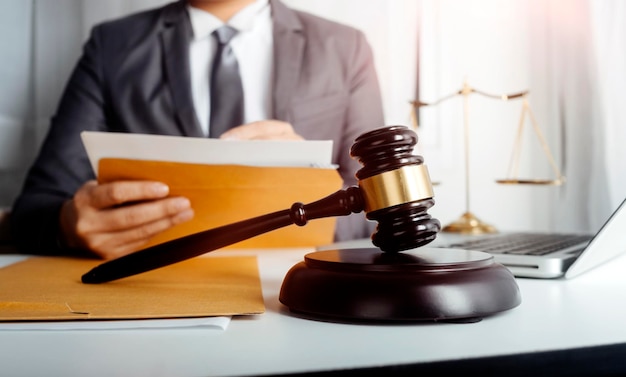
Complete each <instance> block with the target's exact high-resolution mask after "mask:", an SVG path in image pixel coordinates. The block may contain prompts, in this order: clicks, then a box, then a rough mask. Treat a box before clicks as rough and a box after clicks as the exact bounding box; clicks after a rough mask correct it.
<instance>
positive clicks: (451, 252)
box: [279, 247, 521, 322]
mask: <svg viewBox="0 0 626 377" xmlns="http://www.w3.org/2000/svg"><path fill="white" fill-rule="evenodd" d="M279 299H280V301H281V302H282V303H283V304H284V305H285V306H287V307H288V308H289V309H290V311H291V312H293V313H294V314H300V315H304V316H305V317H317V318H320V319H330V320H340V321H348V322H350V321H391V322H393V321H447V322H477V321H480V320H481V319H482V318H483V317H486V316H489V315H492V314H495V313H498V312H502V311H505V310H508V309H512V308H514V307H516V306H518V305H519V304H520V302H521V299H520V293H519V288H518V286H517V284H516V282H515V279H514V277H513V275H512V274H511V272H510V271H509V270H508V269H506V268H505V267H504V266H502V265H501V264H499V263H496V262H495V261H494V259H493V257H492V256H491V255H489V254H487V253H483V252H479V251H470V250H459V249H441V248H427V247H422V248H418V249H413V250H409V251H404V252H399V253H384V252H382V251H380V250H379V249H376V248H363V249H338V250H326V251H317V252H313V253H310V254H307V255H306V256H305V258H304V261H302V262H300V263H298V264H296V265H295V266H293V267H292V268H291V270H289V272H288V273H287V275H286V276H285V279H284V281H283V285H282V288H281V292H280V297H279Z"/></svg>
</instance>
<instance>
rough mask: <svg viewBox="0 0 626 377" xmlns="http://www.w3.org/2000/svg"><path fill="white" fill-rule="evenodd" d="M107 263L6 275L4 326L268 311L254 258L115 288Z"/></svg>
mask: <svg viewBox="0 0 626 377" xmlns="http://www.w3.org/2000/svg"><path fill="white" fill-rule="evenodd" d="M101 262H102V261H98V260H88V259H73V258H64V257H33V258H29V259H27V260H25V261H22V262H18V263H16V264H13V265H10V266H7V267H4V268H1V269H0V320H1V321H55V320H96V319H97V320H105V319H116V320H119V319H155V318H189V317H207V316H222V315H238V314H260V313H263V312H264V311H265V306H264V303H263V295H262V292H261V283H260V279H259V273H258V268H257V262H256V258H255V257H222V256H219V257H206V258H204V257H203V258H193V259H190V260H187V261H184V262H180V263H177V264H173V265H171V266H168V267H167V268H161V269H157V270H153V271H149V272H146V273H143V274H140V275H136V276H131V277H128V278H125V279H120V280H117V281H113V282H109V283H107V284H83V283H81V281H80V277H81V276H82V274H84V273H85V272H86V271H89V270H90V269H92V268H93V267H95V266H96V265H98V264H100V263H101Z"/></svg>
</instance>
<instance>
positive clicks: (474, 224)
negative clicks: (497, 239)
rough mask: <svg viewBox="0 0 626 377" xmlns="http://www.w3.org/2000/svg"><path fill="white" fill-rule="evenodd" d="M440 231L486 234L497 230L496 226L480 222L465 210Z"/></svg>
mask: <svg viewBox="0 0 626 377" xmlns="http://www.w3.org/2000/svg"><path fill="white" fill-rule="evenodd" d="M442 231H444V232H448V233H461V234H488V233H497V232H498V231H497V230H496V228H494V227H493V226H491V225H489V224H486V223H484V222H482V221H481V220H480V219H478V217H476V216H475V215H474V214H473V213H471V212H465V213H464V214H462V215H461V217H460V218H459V219H458V220H456V221H455V222H453V223H452V224H449V225H446V226H444V227H443V229H442Z"/></svg>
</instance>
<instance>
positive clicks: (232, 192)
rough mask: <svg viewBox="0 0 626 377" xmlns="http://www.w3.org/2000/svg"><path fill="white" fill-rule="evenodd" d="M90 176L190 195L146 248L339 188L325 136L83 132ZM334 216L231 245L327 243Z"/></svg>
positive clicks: (261, 245)
mask: <svg viewBox="0 0 626 377" xmlns="http://www.w3.org/2000/svg"><path fill="white" fill-rule="evenodd" d="M82 138H83V142H84V144H85V148H86V149H87V153H88V155H89V159H90V161H91V164H92V166H93V168H94V170H95V171H96V172H97V176H98V181H99V182H101V183H106V182H111V181H116V180H136V179H139V180H155V181H160V182H163V183H166V184H167V185H169V187H170V195H172V196H184V197H187V198H189V199H190V201H191V205H192V208H193V209H194V213H195V216H194V219H193V220H192V221H190V222H187V223H183V224H180V225H178V226H176V227H174V228H172V229H170V230H168V231H166V232H164V233H162V234H160V235H158V236H157V237H155V238H154V239H153V240H151V242H150V244H149V245H148V246H152V245H155V244H159V243H162V242H165V241H168V240H171V239H174V238H179V237H182V236H184V235H187V234H191V233H196V232H200V231H203V230H207V229H212V228H216V227H218V226H222V225H227V224H231V223H234V222H238V221H242V220H247V219H249V218H253V217H256V216H261V215H265V214H268V213H271V212H275V211H280V210H284V209H288V208H290V207H291V205H292V204H293V203H295V202H302V203H309V202H313V201H316V200H318V199H321V198H323V197H326V196H327V195H330V194H332V193H333V192H335V191H337V190H339V189H341V186H342V180H341V177H340V176H339V174H338V172H337V170H336V167H334V166H332V165H331V155H332V141H232V140H217V139H209V138H190V137H179V136H159V135H139V134H125V133H100V132H84V133H83V134H82ZM335 222H336V220H335V219H334V218H326V219H319V220H314V221H311V222H310V223H309V224H307V225H306V226H304V227H298V226H295V225H292V226H289V227H286V228H283V229H279V230H276V231H272V232H269V233H267V234H263V235H260V236H257V237H254V238H252V239H249V240H245V241H242V242H239V243H237V244H235V245H232V247H237V248H246V247H254V248H268V247H304V246H318V245H323V244H328V243H331V242H332V241H333V235H334V226H335Z"/></svg>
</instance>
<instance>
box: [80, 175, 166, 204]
mask: <svg viewBox="0 0 626 377" xmlns="http://www.w3.org/2000/svg"><path fill="white" fill-rule="evenodd" d="M86 194H88V195H89V202H90V204H91V206H92V207H95V208H100V209H103V208H109V207H113V206H118V205H121V204H125V203H129V202H137V201H144V200H152V199H160V198H164V197H166V196H167V195H168V194H169V187H168V186H167V185H166V184H164V183H161V182H152V181H116V182H111V183H105V184H101V185H97V186H95V187H94V186H91V187H89V191H87V192H86Z"/></svg>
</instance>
